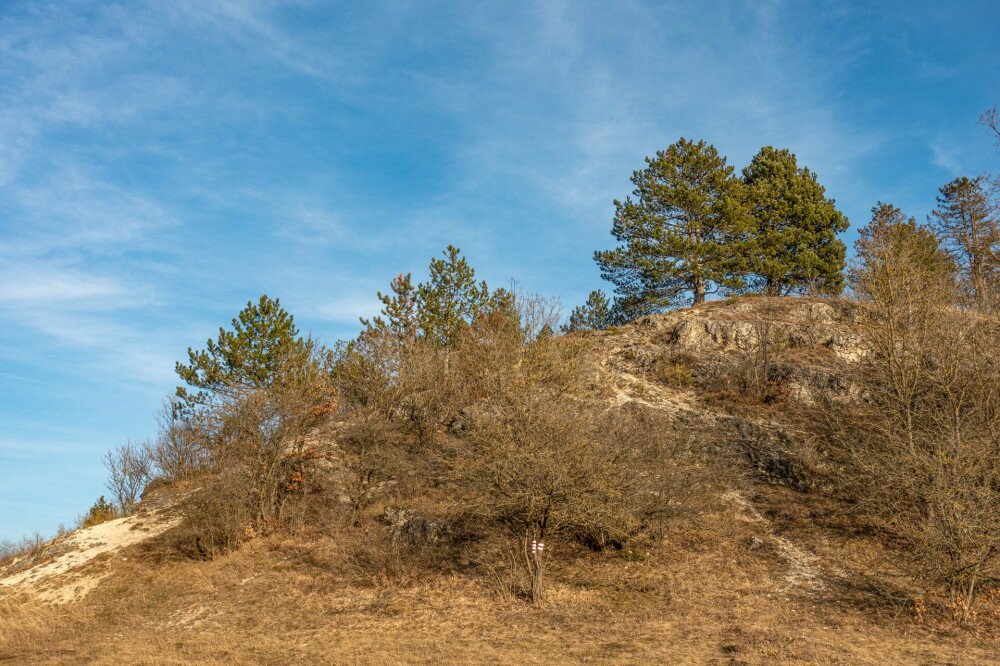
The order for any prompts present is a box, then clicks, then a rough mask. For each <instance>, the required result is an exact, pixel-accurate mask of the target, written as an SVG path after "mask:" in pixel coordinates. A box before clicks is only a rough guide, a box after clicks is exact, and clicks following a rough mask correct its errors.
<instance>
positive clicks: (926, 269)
mask: <svg viewBox="0 0 1000 666" xmlns="http://www.w3.org/2000/svg"><path fill="white" fill-rule="evenodd" d="M854 251H855V259H854V262H853V265H852V266H851V269H850V271H849V273H850V282H851V288H852V289H853V290H854V292H855V295H856V296H857V297H858V298H860V299H861V300H862V301H869V302H881V301H882V300H885V297H886V294H890V293H892V294H899V293H909V294H912V295H913V297H914V299H916V298H918V297H921V292H923V291H926V290H928V289H931V290H933V291H935V292H936V293H948V292H950V291H951V289H952V286H951V285H952V284H953V282H954V274H955V261H954V259H953V258H952V256H951V255H949V254H948V252H947V251H945V250H944V249H943V248H942V247H941V245H940V243H939V242H938V239H937V237H936V236H935V235H934V232H933V231H932V230H931V229H928V228H927V227H923V226H920V225H918V224H917V221H916V220H915V219H914V218H912V217H907V216H906V215H905V214H904V213H903V211H902V210H900V209H899V208H897V207H896V206H893V205H892V204H887V203H883V202H881V201H880V202H878V203H877V204H876V205H875V206H873V207H872V219H871V221H870V222H869V223H868V225H867V226H865V227H864V228H862V229H861V231H860V232H859V236H858V240H857V241H855V243H854Z"/></svg>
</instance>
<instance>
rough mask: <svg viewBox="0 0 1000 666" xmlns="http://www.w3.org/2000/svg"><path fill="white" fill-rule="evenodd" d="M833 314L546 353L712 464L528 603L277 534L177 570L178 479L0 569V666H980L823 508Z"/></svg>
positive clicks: (878, 556)
mask: <svg viewBox="0 0 1000 666" xmlns="http://www.w3.org/2000/svg"><path fill="white" fill-rule="evenodd" d="M853 316H854V315H853V310H852V306H851V305H850V304H849V303H846V302H837V301H832V302H828V301H811V300H806V299H791V298H788V299H762V298H761V299H741V300H734V301H721V302H714V303H709V304H706V305H704V306H701V307H698V308H694V309H685V310H679V311H676V312H672V313H669V314H664V315H657V316H651V317H647V318H644V319H641V320H638V321H635V322H633V323H631V324H629V325H627V326H623V327H620V328H618V329H614V330H609V331H601V332H593V333H587V334H580V335H576V336H572V337H571V338H570V339H569V340H567V343H569V344H578V345H580V349H581V353H582V354H583V357H584V361H585V363H586V366H587V378H588V381H589V386H588V389H589V391H590V392H591V393H592V395H593V397H596V398H599V399H600V400H601V401H602V402H603V404H605V405H606V406H608V407H614V406H624V405H628V404H633V403H634V404H636V405H641V406H642V407H643V408H648V409H653V410H656V411H657V412H658V413H661V414H663V415H666V416H667V417H668V423H669V424H670V427H672V428H674V429H675V431H676V433H677V436H678V437H680V436H684V437H697V438H698V441H699V442H700V443H702V444H703V446H705V447H708V448H709V449H710V450H712V451H714V452H717V454H718V455H719V456H720V457H724V458H726V459H727V460H730V461H731V466H732V470H733V474H732V476H731V478H729V479H727V481H726V486H725V488H724V489H723V490H722V491H721V492H720V496H719V497H718V498H716V499H717V501H716V502H714V503H712V504H711V506H710V507H709V508H706V509H705V511H704V512H703V513H702V514H701V515H699V516H697V518H695V517H692V518H690V519H688V520H682V521H678V522H677V523H675V524H673V525H672V526H671V527H669V528H668V529H666V530H665V532H664V533H663V534H662V535H659V537H658V538H657V539H655V540H654V541H650V542H644V543H642V544H637V545H636V546H635V547H634V548H632V547H630V548H628V549H624V550H614V549H610V550H604V551H599V552H590V551H585V550H581V549H579V548H574V547H571V546H570V545H568V544H567V545H560V544H553V546H552V548H553V553H552V555H551V556H550V557H551V559H550V560H549V561H548V564H547V566H548V571H547V576H548V577H549V580H550V581H551V582H550V586H551V587H550V592H549V593H548V594H547V595H546V598H545V601H544V602H543V603H539V604H534V605H532V604H527V603H526V602H524V601H522V600H518V599H515V598H510V597H509V596H505V595H504V594H503V593H502V591H500V590H501V588H500V587H499V586H498V585H496V584H495V583H496V580H497V579H498V578H499V577H502V575H503V573H502V571H500V570H499V569H498V570H495V571H493V572H492V573H489V574H486V575H484V574H483V571H482V569H481V568H479V569H477V568H476V565H475V563H474V562H463V561H460V562H457V563H455V564H454V565H453V566H449V567H446V568H443V569H439V570H436V571H437V572H436V573H433V574H429V573H427V571H428V570H427V569H420V568H415V567H413V566H411V565H410V564H408V563H406V562H394V561H390V562H388V564H387V563H386V560H385V557H386V554H385V553H378V552H374V551H375V549H374V548H373V549H371V550H370V551H361V552H363V553H365V554H363V555H358V554H357V551H351V552H352V553H353V554H351V555H346V554H345V553H347V544H338V543H336V541H335V540H334V541H332V542H330V541H328V542H324V544H325V545H324V546H323V547H321V548H320V547H317V546H315V545H311V544H310V543H307V542H305V541H304V540H303V538H302V537H300V536H297V535H295V534H278V535H274V536H270V537H266V538H257V539H253V540H250V541H249V542H247V543H246V544H244V545H243V546H242V547H241V548H239V549H238V550H237V551H235V552H233V553H230V554H228V555H225V556H222V557H217V558H215V559H212V560H209V561H202V560H197V559H192V558H191V557H189V556H185V555H184V554H180V553H178V552H177V551H176V549H172V547H171V543H172V541H171V533H172V532H173V531H175V530H176V529H178V526H177V522H178V520H179V518H178V517H177V516H176V515H174V514H173V513H172V506H173V503H174V501H175V499H174V498H176V497H180V496H183V495H184V493H185V492H187V491H188V490H190V489H187V488H182V487H174V488H161V489H157V490H154V491H151V492H150V493H147V497H146V500H145V501H144V506H143V508H142V509H141V510H140V511H139V512H138V513H137V514H135V515H134V516H131V517H129V518H126V519H121V520H117V521H112V522H109V523H104V524H102V525H98V526H95V527H91V528H88V529H85V530H79V531H77V532H73V533H70V534H67V535H64V536H62V537H60V538H58V539H56V540H55V541H53V542H51V543H50V544H48V545H46V546H45V547H43V548H41V549H40V550H38V551H37V552H35V553H33V554H32V555H30V557H26V558H21V559H17V560H14V561H11V562H7V563H5V564H3V565H2V568H0V659H6V660H9V661H12V662H17V663H28V662H30V663H39V662H50V663H68V662H73V663H79V662H88V663H122V662H125V663H190V662H192V661H197V662H202V663H204V662H209V663H288V662H293V661H312V662H319V663H345V662H350V663H353V662H359V663H472V662H475V663H479V662H500V663H510V662H513V661H520V662H527V663H543V662H544V663H566V662H592V663H636V662H654V663H734V664H736V663H850V664H858V663H872V664H875V663H879V664H881V663H995V661H994V659H995V656H994V655H995V654H997V650H998V649H1000V641H998V640H997V636H996V634H995V633H991V631H992V630H991V629H989V625H984V626H985V627H986V628H982V627H981V628H980V629H977V630H975V631H970V630H965V629H958V628H955V627H953V626H938V625H935V624H933V623H930V622H924V621H922V617H921V615H920V609H919V607H917V606H915V605H914V603H913V601H912V600H913V598H915V593H914V591H913V590H910V589H908V588H907V587H906V584H905V583H904V582H902V579H901V578H900V576H899V573H900V572H899V571H898V569H897V568H896V567H895V565H894V558H893V552H892V546H891V544H886V543H884V542H882V541H881V540H879V539H878V538H876V535H874V534H872V533H870V532H869V531H867V530H865V529H863V528H861V527H860V526H859V525H858V524H857V523H856V521H855V519H854V517H853V514H852V512H851V507H850V506H849V505H848V504H846V503H845V502H843V501H842V500H839V499H837V496H836V493H835V492H833V491H832V485H831V481H830V480H831V478H832V477H833V475H834V473H835V471H836V466H837V459H836V456H835V455H829V454H828V452H822V451H817V450H815V449H814V448H813V446H812V444H811V442H810V441H809V439H808V437H807V436H806V435H805V434H804V431H803V429H802V427H801V426H802V423H803V421H802V420H803V419H804V418H810V417H809V414H810V411H809V410H810V408H811V406H812V405H813V404H814V402H815V401H816V399H817V397H818V396H819V395H820V394H822V396H824V397H825V398H826V399H835V400H836V399H843V400H851V399H854V396H853V394H852V387H851V384H850V381H849V380H848V372H847V371H848V370H849V368H850V367H851V365H852V364H854V363H856V362H857V361H858V359H859V356H860V353H861V351H860V346H859V344H858V340H857V338H856V337H855V335H854V334H853V332H852V321H853ZM331 437H332V435H323V434H318V435H317V438H318V439H317V441H319V442H320V444H321V445H322V443H323V441H324V438H331ZM328 444H329V446H331V447H333V444H332V442H329V443H328ZM405 523H406V521H405V519H403V520H387V521H386V525H385V528H384V529H386V530H392V529H401V525H404V524H405ZM372 543H379V542H378V541H377V540H376V539H374V537H373V541H372ZM379 558H381V559H379ZM375 560H378V561H379V562H380V563H381V566H380V567H379V568H377V569H376V568H375V567H374V566H373V561H375ZM376 570H377V571H378V572H379V573H372V572H373V571H376ZM491 577H492V578H491Z"/></svg>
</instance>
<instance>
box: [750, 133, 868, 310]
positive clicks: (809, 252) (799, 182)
mask: <svg viewBox="0 0 1000 666" xmlns="http://www.w3.org/2000/svg"><path fill="white" fill-rule="evenodd" d="M743 182H744V183H746V185H747V194H748V197H749V201H750V206H751V213H752V215H753V217H754V223H755V224H754V232H753V237H752V250H751V254H752V256H753V272H754V274H755V275H756V276H757V282H758V283H759V284H758V285H757V286H758V287H759V289H760V290H761V291H762V292H763V293H764V294H766V295H768V296H781V295H785V294H789V293H794V292H802V291H816V292H818V293H822V294H830V295H836V294H839V293H840V292H841V290H842V289H843V285H844V275H843V270H844V256H845V252H846V249H845V247H844V244H843V242H841V241H840V240H839V239H838V238H837V234H838V233H840V232H842V231H845V230H846V229H847V227H848V222H847V218H846V217H844V215H843V214H842V213H841V212H840V211H838V210H837V209H836V207H835V206H834V201H833V200H832V199H827V198H826V196H825V190H824V189H823V186H822V185H820V184H819V181H818V180H817V178H816V174H814V173H812V172H811V171H810V170H809V169H807V168H805V167H799V166H798V164H797V163H796V159H795V155H794V154H792V153H791V152H790V151H788V150H785V149H782V150H778V149H775V148H772V147H770V146H765V147H764V148H761V149H760V152H758V153H757V155H755V156H754V158H753V161H751V162H750V165H749V166H747V167H746V168H745V169H743Z"/></svg>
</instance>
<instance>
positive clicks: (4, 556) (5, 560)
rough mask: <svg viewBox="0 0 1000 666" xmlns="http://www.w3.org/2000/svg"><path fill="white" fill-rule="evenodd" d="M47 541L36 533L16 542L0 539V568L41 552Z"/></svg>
mask: <svg viewBox="0 0 1000 666" xmlns="http://www.w3.org/2000/svg"><path fill="white" fill-rule="evenodd" d="M46 542H47V539H46V538H45V537H43V536H42V535H41V534H39V533H38V532H35V533H34V534H31V535H25V536H23V537H21V539H19V540H18V541H12V540H10V539H0V566H5V565H7V564H10V563H11V562H12V561H13V560H17V559H21V558H25V557H31V556H32V555H34V554H36V553H37V552H38V551H39V550H41V548H42V546H44V545H45V543H46Z"/></svg>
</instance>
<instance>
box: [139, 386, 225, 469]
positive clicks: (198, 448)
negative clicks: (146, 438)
mask: <svg viewBox="0 0 1000 666" xmlns="http://www.w3.org/2000/svg"><path fill="white" fill-rule="evenodd" d="M177 414H178V409H177V404H176V399H173V400H167V401H165V402H164V405H163V408H162V409H161V410H160V413H159V414H158V415H157V422H158V424H159V435H158V436H157V438H156V439H155V440H154V441H152V442H148V443H147V444H146V456H147V457H148V458H149V461H150V465H151V466H152V469H153V473H154V475H155V476H157V477H159V478H163V479H166V480H169V481H179V480H184V479H191V478H194V477H195V476H197V475H198V474H200V473H201V472H202V471H204V470H205V469H206V468H207V467H208V463H209V451H208V449H207V445H206V442H205V437H204V434H205V433H204V429H202V428H199V427H198V418H197V416H195V417H192V418H189V419H181V418H178V416H177Z"/></svg>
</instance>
